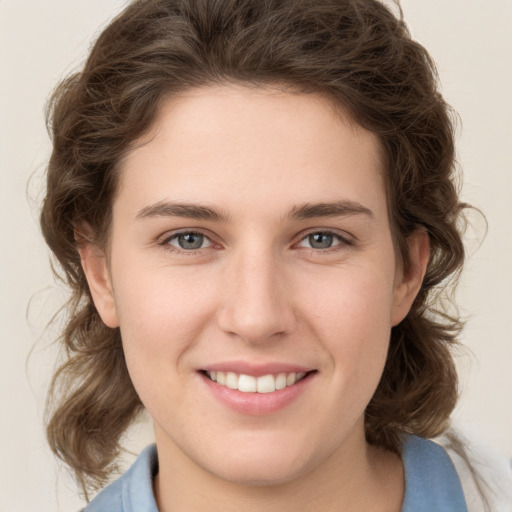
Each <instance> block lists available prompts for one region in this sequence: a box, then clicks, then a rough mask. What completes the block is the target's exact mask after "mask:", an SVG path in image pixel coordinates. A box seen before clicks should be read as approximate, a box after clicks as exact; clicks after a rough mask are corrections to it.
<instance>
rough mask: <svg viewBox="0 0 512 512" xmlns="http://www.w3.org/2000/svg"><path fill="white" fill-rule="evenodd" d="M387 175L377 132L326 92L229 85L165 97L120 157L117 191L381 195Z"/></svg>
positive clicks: (319, 197) (232, 199)
mask: <svg viewBox="0 0 512 512" xmlns="http://www.w3.org/2000/svg"><path fill="white" fill-rule="evenodd" d="M382 176H383V159H382V155H381V148H380V144H379V142H378V140H377V137H376V136H375V135H373V134H372V133H371V132H369V131H367V130H365V129H363V128H362V127H361V126H359V125H358V124H357V123H355V122H354V121H353V120H352V118H351V117H350V116H349V115H348V114H347V113H346V112H345V111H344V110H343V109H342V108H341V107H338V106H336V107H335V106H334V104H333V103H332V102H331V101H329V100H328V99H326V98H324V97H322V96H319V95H314V94H300V93H292V92H289V91H285V90H282V89H276V88H272V89H270V88H248V87H244V86H238V85H225V86H218V87H208V88H200V89H195V90H191V91H187V92H185V93H182V94H180V95H176V96H172V97H169V98H166V99H165V100H163V101H162V104H161V106H160V109H159V112H158V116H157V118H156V120H155V123H154V125H153V127H152V129H151V130H150V131H149V132H148V133H147V134H146V135H145V136H144V137H142V138H141V139H140V141H139V143H138V145H137V146H136V148H135V149H133V150H132V151H130V153H129V154H128V155H127V156H126V158H125V159H124V161H123V162H122V165H121V182H120V188H119V193H120V195H122V193H123V191H124V192H125V193H129V194H130V195H131V197H132V201H133V202H134V203H137V202H138V203H140V202H141V201H142V202H144V201H152V202H155V201H156V200H166V199H168V196H173V199H174V198H175V199H179V200H182V199H189V196H190V198H192V199H195V200H198V201H204V202H210V201H211V200H212V199H214V200H218V201H221V202H225V203H226V204H231V205H235V204H238V206H243V205H244V204H245V205H247V206H249V205H250V204H251V200H252V201H253V202H254V201H256V202H257V201H260V206H261V204H262V203H261V201H264V203H268V204H273V202H276V201H278V202H281V203H283V201H286V199H287V198H288V199H289V200H290V201H291V202H296V203H305V202H312V201H315V202H317V201H330V200H339V199H348V200H350V199H358V198H356V197H348V196H354V195H355V196H361V197H365V196H366V199H367V200H369V201H370V202H373V203H379V202H382V199H383V196H385V193H384V187H383V178H382ZM219 184H220V185H221V189H219ZM283 193H285V196H284V197H283ZM136 196H137V197H136ZM159 196H160V197H159ZM329 196H330V197H329ZM344 196H347V197H344Z"/></svg>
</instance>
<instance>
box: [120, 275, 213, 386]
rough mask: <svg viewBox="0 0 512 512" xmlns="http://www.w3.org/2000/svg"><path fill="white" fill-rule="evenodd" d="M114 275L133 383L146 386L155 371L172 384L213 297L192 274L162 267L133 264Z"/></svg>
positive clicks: (206, 315) (196, 335)
mask: <svg viewBox="0 0 512 512" xmlns="http://www.w3.org/2000/svg"><path fill="white" fill-rule="evenodd" d="M125 268H127V267H125ZM117 277H118V279H117V280H116V281H114V291H115V296H116V307H117V313H118V317H119V323H120V330H121V337H122V340H123V348H124V352H125V357H126V362H127V366H128V370H129V372H130V375H131V377H132V380H133V382H134V385H135V387H136V388H137V389H138V390H139V388H140V387H141V386H142V387H144V388H145V387H146V384H147V383H148V380H154V378H155V377H156V376H157V375H158V378H159V379H162V378H163V379H165V380H166V381H167V382H168V383H169V384H170V383H171V382H172V379H173V377H174V376H176V375H177V374H179V373H180V371H181V366H180V364H181V358H182V356H183V354H184V353H185V352H186V351H187V350H189V349H190V348H191V347H193V346H194V344H195V343H196V342H197V339H198V337H199V333H200V332H201V331H202V330H203V329H204V326H205V323H206V322H207V321H208V318H209V314H208V313H209V312H210V310H211V300H209V299H208V296H207V294H206V293H205V290H204V289H203V290H201V291H199V292H198V288H197V286H196V285H197V284H198V283H196V282H195V281H194V280H193V279H192V280H191V279H186V278H178V277H177V276H176V275H174V276H172V275H171V276H170V275H166V273H165V272H163V271H156V270H153V271H147V270H144V271H141V272H135V271H133V269H132V271H127V272H125V274H124V275H118V276H117ZM171 370H172V371H171Z"/></svg>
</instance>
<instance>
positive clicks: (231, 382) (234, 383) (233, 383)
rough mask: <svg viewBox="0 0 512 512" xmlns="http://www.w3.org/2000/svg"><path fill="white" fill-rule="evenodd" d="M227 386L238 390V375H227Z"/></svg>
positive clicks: (230, 373)
mask: <svg viewBox="0 0 512 512" xmlns="http://www.w3.org/2000/svg"><path fill="white" fill-rule="evenodd" d="M226 386H227V387H228V388H230V389H238V375H237V374H236V373H233V372H228V373H226Z"/></svg>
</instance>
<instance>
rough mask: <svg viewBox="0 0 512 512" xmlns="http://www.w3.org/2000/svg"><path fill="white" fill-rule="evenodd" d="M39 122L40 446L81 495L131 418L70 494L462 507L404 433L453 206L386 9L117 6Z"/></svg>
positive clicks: (429, 447) (450, 484)
mask: <svg viewBox="0 0 512 512" xmlns="http://www.w3.org/2000/svg"><path fill="white" fill-rule="evenodd" d="M50 121H51V126H52V132H53V143H54V150H53V154H52V157H51V160H50V164H49V168H48V182H47V184H48V187H47V196H46V200H45V203H44V206H43V211H42V216H41V223H42V228H43V233H44V235H45V238H46V240H47V242H48V244H49V246H50V248H51V249H52V250H53V252H54V254H55V256H56V257H57V259H58V261H59V263H60V265H61V266H62V269H63V271H64V273H65V276H66V278H67V280H68V283H69V284H70V286H71V288H72V290H73V297H72V300H71V301H70V316H69V323H68V325H67V328H66V330H65V332H64V333H63V336H62V341H63V344H64V346H65V348H66V350H67V351H68V352H67V353H68V355H69V357H68V359H67V361H66V362H65V363H64V364H63V366H62V367H61V368H60V369H59V371H58V372H57V374H56V376H55V379H54V386H53V388H52V393H53V395H52V396H53V399H54V401H53V404H54V405H53V408H52V416H51V419H50V422H49V425H48V438H49V441H50V445H51V446H52V448H53V450H54V451H55V452H56V453H57V454H58V455H59V456H60V457H62V458H63V460H64V461H65V462H66V463H67V464H69V466H70V467H71V468H72V469H73V470H74V471H75V474H76V476H77V479H78V481H79V483H80V484H81V485H82V487H83V489H84V491H85V492H87V491H95V490H96V489H99V488H100V487H102V486H103V485H104V484H105V482H106V481H107V479H108V477H109V475H110V474H111V473H112V471H113V470H114V469H115V462H116V459H117V457H118V454H119V450H120V444H119V443H120V438H121V436H122V434H123V433H124V431H125V430H126V429H127V427H128V426H129V425H130V423H131V422H132V421H133V420H134V419H135V418H136V417H137V415H138V414H139V413H140V412H141V410H142V409H143V408H144V409H146V410H147V411H148V413H149V414H150V416H151V417H152V419H153V421H154V428H155V438H156V448H155V447H150V448H148V449H147V450H146V451H144V452H143V453H142V454H141V455H140V456H139V458H138V459H137V461H136V463H135V464H134V466H132V468H131V469H130V471H129V472H127V473H126V474H125V475H124V476H122V477H121V478H120V479H119V480H117V481H116V482H115V483H113V484H112V485H110V486H108V487H107V488H106V489H105V490H103V491H102V492H101V493H100V494H99V495H98V496H97V497H96V498H95V499H94V500H93V501H92V502H91V503H90V505H89V506H88V507H87V508H86V510H87V511H91V512H92V511H99V510H109V511H110V510H132V509H133V510H151V511H156V510H159V511H161V512H165V511H170V510H186V511H192V510H204V509H205V508H207V507H208V509H213V510H217V509H219V510H221V509H222V510H226V509H227V510H231V509H233V510H235V509H236V510H240V509H243V510H262V509H263V508H265V509H270V510H274V509H275V510H292V509H293V510H296V509H298V510H326V511H327V510H367V511H373V510H375V511H384V510H386V511H400V510H402V511H404V512H408V511H412V510H415V511H416V510H457V511H459V510H460V511H463V510H467V503H466V502H467V501H469V500H467V495H468V491H467V489H468V487H467V485H468V484H466V483H464V484H463V483H462V482H461V480H460V478H459V475H458V473H457V471H456V470H455V468H454V466H453V463H452V462H451V460H450V458H449V457H448V455H447V453H446V452H445V451H444V450H443V449H442V448H441V447H440V446H438V445H436V444H434V443H433V442H431V441H427V440H426V439H428V438H432V437H435V436H437V435H440V434H442V433H443V432H445V431H446V429H447V427H448V425H449V416H450V413H451V412H452V410H453V408H454V406H455V404H456V399H457V388H456V373H455V369H454V365H453V361H452V356H451V350H452V348H453V346H454V344H455V343H456V336H457V333H458V331H459V329H460V322H459V321H458V319H457V318H453V317H451V316H449V315H448V314H446V313H445V312H444V310H443V309H442V307H441V301H436V300H434V299H435V298H437V297H438V295H439V294H440V292H441V291H442V290H443V288H444V286H445V285H446V283H447V282H448V281H449V279H450V277H453V276H455V277H456V276H457V274H458V272H459V271H460V268H461V265H462V262H463V254H464V250H463V245H462V241H461V234H460V232H459V229H458V226H459V221H460V217H461V213H462V211H463V209H464V207H465V205H463V204H461V203H460V202H459V200H458V196H457V190H456V187H455V185H454V147H453V129H452V124H451V122H450V110H449V107H448V106H447V105H446V103H445V102H444V101H443V99H442V97H441V96H440V95H439V93H438V91H437V89H436V80H435V70H434V66H433V63H432V62H431V60H430V58H429V56H428V54H427V53H426V51H425V50H424V49H423V48H422V47H421V46H420V45H419V44H418V43H416V42H414V41H412V40H411V39H410V37H409V34H408V32H407V30H406V27H405V25H404V23H403V22H402V21H401V19H397V18H396V17H395V16H394V15H393V14H392V13H391V12H390V10H388V9H387V8H386V7H385V6H384V5H382V4H381V3H379V2H376V1H373V0H351V1H340V0H336V1H334V0H322V1H315V2H310V1H309V0H293V1H292V0H281V1H279V0H265V1H261V2H254V1H252V0H217V1H214V0H205V1H201V2H191V1H176V0H175V1H172V0H143V1H137V2H133V3H132V4H131V5H130V6H129V7H128V8H127V9H126V10H125V11H124V12H123V13H122V14H121V15H120V16H119V17H118V18H117V19H116V20H114V22H113V23H112V24H111V25H110V26H109V27H107V29H106V30H105V31H104V32H103V33H102V35H101V36H100V37H99V39H98V41H97V43H96V44H95V46H94V48H93V49H92V51H91V54H90V56H89V59H88V61H87V63H86V65H85V68H84V70H83V71H82V72H81V73H78V74H76V75H74V76H72V77H70V78H69V79H67V80H66V81H65V82H63V83H62V84H61V85H60V87H59V88H58V89H57V90H56V92H55V94H54V97H53V100H52V103H51V105H50ZM470 485H473V487H474V486H475V485H477V484H475V482H470ZM477 487H478V485H477ZM464 493H466V497H465V496H464Z"/></svg>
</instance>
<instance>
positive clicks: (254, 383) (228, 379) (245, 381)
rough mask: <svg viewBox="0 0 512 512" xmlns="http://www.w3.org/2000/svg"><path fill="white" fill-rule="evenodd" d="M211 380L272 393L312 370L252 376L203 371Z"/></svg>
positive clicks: (230, 387)
mask: <svg viewBox="0 0 512 512" xmlns="http://www.w3.org/2000/svg"><path fill="white" fill-rule="evenodd" d="M201 373H203V374H204V375H206V377H208V378H209V379H210V380H211V381H213V382H216V383H217V384H219V385H220V386H223V387H226V388H229V389H234V390H238V391H241V392H242V393H273V392H274V391H279V390H280V389H285V388H287V387H290V386H293V385H294V384H295V383H297V382H299V381H301V380H302V379H304V378H305V377H307V376H308V375H309V374H311V373H313V372H290V373H284V372H282V373H277V374H268V375H262V376H261V377H254V376H252V375H247V374H244V373H235V372H222V371H203V372H201Z"/></svg>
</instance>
